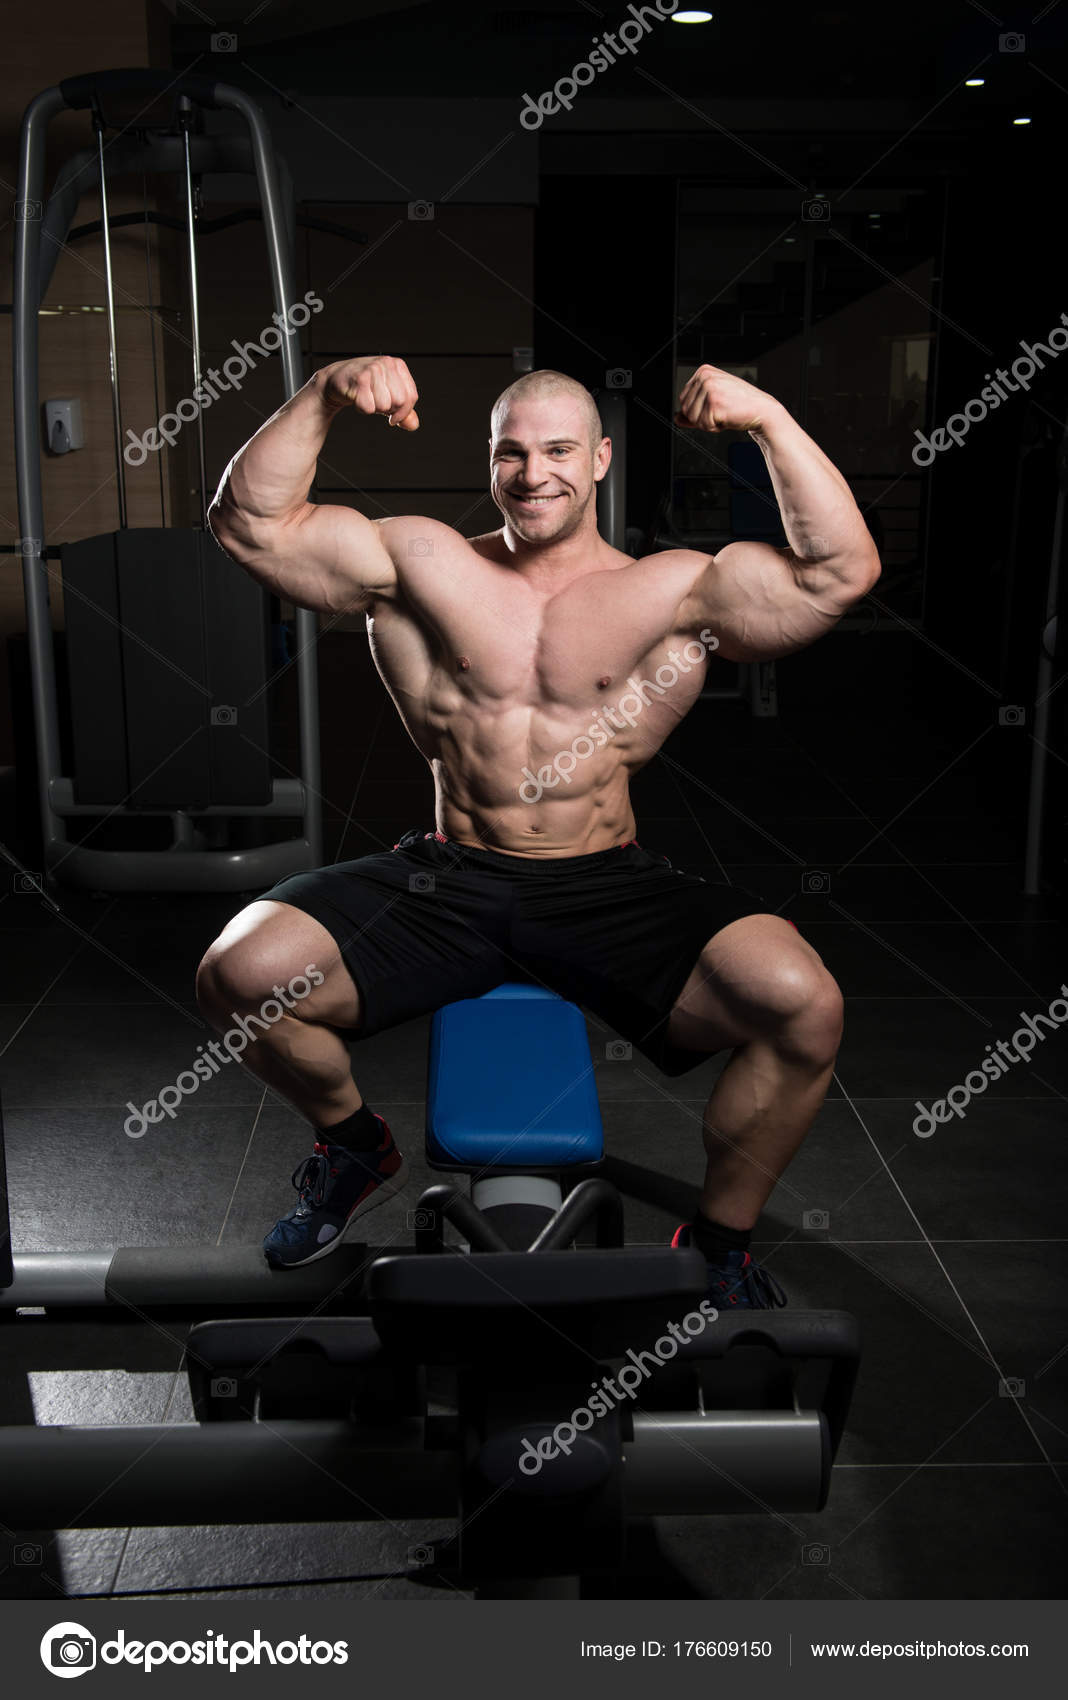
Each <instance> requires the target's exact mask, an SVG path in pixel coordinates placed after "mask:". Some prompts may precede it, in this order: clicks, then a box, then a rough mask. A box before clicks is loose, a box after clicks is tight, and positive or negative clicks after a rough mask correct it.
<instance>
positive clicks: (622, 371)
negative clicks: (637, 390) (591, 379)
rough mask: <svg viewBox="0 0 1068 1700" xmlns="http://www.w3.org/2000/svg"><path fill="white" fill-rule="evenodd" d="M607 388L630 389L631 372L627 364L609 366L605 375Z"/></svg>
mask: <svg viewBox="0 0 1068 1700" xmlns="http://www.w3.org/2000/svg"><path fill="white" fill-rule="evenodd" d="M604 381H605V388H606V389H609V390H629V389H630V386H631V374H630V372H629V371H628V370H627V368H626V367H625V366H609V368H608V370H607V372H606V373H605V375H604Z"/></svg>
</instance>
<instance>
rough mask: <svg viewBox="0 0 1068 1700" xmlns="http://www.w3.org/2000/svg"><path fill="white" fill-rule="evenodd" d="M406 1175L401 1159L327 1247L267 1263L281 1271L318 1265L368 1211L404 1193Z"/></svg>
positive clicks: (359, 1205)
mask: <svg viewBox="0 0 1068 1700" xmlns="http://www.w3.org/2000/svg"><path fill="white" fill-rule="evenodd" d="M408 1173H409V1171H408V1161H407V1158H405V1157H402V1158H401V1166H400V1168H399V1169H398V1170H397V1172H396V1174H393V1175H390V1177H389V1179H388V1180H384V1181H382V1183H381V1184H380V1185H379V1186H376V1187H375V1190H374V1192H372V1193H370V1194H369V1195H368V1197H367V1198H365V1199H364V1201H363V1203H362V1204H357V1206H356V1208H355V1210H354V1211H353V1212H352V1214H351V1216H349V1217H348V1219H347V1221H346V1223H345V1226H344V1227H343V1228H342V1230H341V1232H340V1234H337V1235H336V1236H335V1238H334V1239H332V1240H331V1241H330V1242H329V1243H328V1244H327V1245H324V1246H321V1247H320V1248H319V1250H318V1251H313V1252H312V1254H311V1256H310V1257H302V1258H299V1259H298V1260H296V1261H295V1262H293V1263H271V1260H270V1258H269V1257H268V1259H267V1261H268V1263H270V1265H271V1268H272V1269H281V1270H285V1269H303V1268H304V1267H305V1266H306V1265H307V1264H309V1263H318V1261H319V1259H320V1258H321V1257H329V1256H330V1253H331V1252H332V1251H336V1250H337V1248H338V1246H340V1245H344V1243H345V1241H346V1240H347V1239H348V1238H349V1234H350V1231H351V1229H352V1226H353V1223H354V1222H357V1221H358V1220H359V1218H360V1217H361V1216H366V1214H367V1212H368V1211H369V1210H374V1209H376V1208H377V1206H378V1205H379V1204H385V1202H386V1200H387V1199H390V1198H395V1197H396V1196H397V1194H398V1192H403V1191H404V1188H405V1187H406V1186H407V1184H408Z"/></svg>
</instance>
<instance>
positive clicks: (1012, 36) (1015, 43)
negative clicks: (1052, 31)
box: [998, 30, 1027, 53]
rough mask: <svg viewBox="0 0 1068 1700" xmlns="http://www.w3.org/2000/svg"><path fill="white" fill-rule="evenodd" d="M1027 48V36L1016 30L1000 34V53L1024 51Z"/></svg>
mask: <svg viewBox="0 0 1068 1700" xmlns="http://www.w3.org/2000/svg"><path fill="white" fill-rule="evenodd" d="M1026 48H1027V37H1026V36H1025V35H1020V34H1019V32H1018V31H1016V30H1009V31H1008V33H1007V34H1006V35H999V36H998V52H999V53H1023V52H1025V51H1026Z"/></svg>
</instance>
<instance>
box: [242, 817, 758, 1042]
mask: <svg viewBox="0 0 1068 1700" xmlns="http://www.w3.org/2000/svg"><path fill="white" fill-rule="evenodd" d="M262 897H263V898H264V899H268V900H270V901H272V902H276V903H291V904H292V905H293V906H294V907H295V908H297V909H303V910H304V911H305V913H307V914H309V915H312V916H314V918H315V919H316V920H317V921H319V922H320V923H321V924H322V925H323V926H324V927H325V928H326V929H327V931H328V932H329V933H331V934H332V935H333V937H334V939H335V940H336V942H337V945H338V948H339V950H340V952H341V958H342V961H343V962H344V964H345V966H346V968H347V969H348V971H349V973H350V974H351V975H352V978H353V980H354V981H355V983H356V988H357V990H358V992H359V994H360V1001H361V1005H362V1009H363V1019H362V1021H361V1023H360V1027H359V1029H358V1031H359V1033H360V1034H361V1035H363V1036H370V1035H371V1034H373V1033H379V1032H382V1031H383V1030H384V1029H385V1028H388V1027H394V1026H396V1025H397V1024H398V1022H401V1021H408V1020H410V1019H411V1018H412V1017H413V1016H416V1015H424V1014H426V1013H427V1012H428V1011H431V1010H435V1009H438V1008H440V1007H441V1005H442V1004H447V1003H454V1002H455V1001H456V1000H457V999H459V998H477V997H481V995H482V994H483V993H484V992H488V991H491V990H492V989H493V987H494V986H499V985H500V984H501V982H502V981H504V980H522V981H531V982H533V983H535V984H537V985H542V986H547V987H549V988H550V990H552V991H554V992H558V993H559V995H560V996H561V997H564V998H568V999H570V1000H571V1001H572V1002H574V1003H578V1004H581V1005H583V1006H584V1007H585V1008H587V1009H588V1010H590V1011H591V1012H592V1013H593V1014H594V1015H597V1016H599V1017H600V1018H601V1019H602V1020H603V1021H604V1022H606V1023H607V1024H608V1025H609V1026H610V1027H612V1028H614V1029H615V1031H616V1032H617V1033H618V1034H620V1035H621V1036H622V1038H623V1039H625V1040H629V1042H630V1043H631V1044H632V1045H633V1046H634V1048H635V1049H636V1050H638V1051H640V1052H641V1054H642V1055H643V1056H644V1057H647V1058H648V1059H649V1061H650V1062H651V1063H653V1064H654V1065H655V1067H657V1068H659V1069H661V1070H662V1071H663V1073H665V1074H669V1075H678V1074H685V1073H686V1072H687V1070H688V1069H691V1068H695V1067H696V1066H697V1065H698V1064H699V1063H700V1062H703V1061H704V1057H705V1053H704V1052H699V1051H689V1050H682V1049H680V1048H679V1047H678V1046H675V1045H669V1044H668V1043H667V1037H666V1035H667V1024H668V1018H669V1016H670V1014H671V1011H672V1008H673V1006H674V1004H675V1000H676V999H677V997H678V995H679V993H680V992H681V990H682V988H683V986H684V985H685V984H686V981H687V979H688V978H689V976H690V972H691V970H692V969H693V966H694V963H695V962H696V961H697V958H698V956H699V955H700V952H701V950H702V948H703V946H704V944H705V943H706V941H707V940H708V939H710V938H712V937H713V935H714V934H715V933H718V932H719V931H720V930H721V928H723V927H726V926H728V925H729V923H730V922H731V921H736V920H738V919H740V917H741V916H743V915H753V914H757V913H764V912H766V910H767V904H766V902H762V901H761V900H760V898H759V897H757V896H755V895H754V893H752V892H750V891H746V890H745V889H744V888H742V887H740V886H734V885H725V884H723V883H720V882H717V881H712V880H706V879H703V878H701V876H700V875H698V874H687V873H683V872H682V870H681V869H679V868H673V867H672V865H671V863H670V862H669V861H668V859H667V857H666V856H659V855H655V854H653V853H652V852H651V851H649V850H644V849H642V847H641V845H640V844H638V843H637V842H636V841H634V840H631V841H630V842H629V843H627V844H622V845H617V846H615V847H614V848H613V849H611V850H599V851H595V852H594V853H593V854H592V855H587V856H565V857H546V858H545V859H544V860H535V859H534V858H531V857H525V856H508V855H504V854H503V853H501V852H499V851H495V850H473V849H470V848H469V847H468V846H467V845H465V844H457V843H456V842H455V840H453V839H449V838H444V837H442V836H441V835H440V834H439V833H436V832H426V831H424V830H423V829H422V828H416V829H414V830H413V831H411V832H407V833H405V835H404V837H403V838H402V839H401V840H400V842H399V843H398V844H397V845H396V846H395V847H394V849H393V850H389V851H384V852H382V853H380V854H377V855H372V856H361V857H360V858H359V859H358V860H357V861H354V862H338V863H336V864H335V865H334V866H333V867H328V868H317V869H315V870H314V871H313V872H311V873H304V874H292V875H290V876H289V878H287V879H284V880H282V881H280V882H279V884H278V885H276V886H273V887H272V888H271V890H270V891H265V892H263V893H262Z"/></svg>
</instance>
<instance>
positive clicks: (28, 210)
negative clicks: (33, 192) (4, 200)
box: [15, 201, 42, 220]
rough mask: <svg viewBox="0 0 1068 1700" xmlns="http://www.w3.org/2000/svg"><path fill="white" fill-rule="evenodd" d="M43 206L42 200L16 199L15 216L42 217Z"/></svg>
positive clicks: (22, 217) (25, 217)
mask: <svg viewBox="0 0 1068 1700" xmlns="http://www.w3.org/2000/svg"><path fill="white" fill-rule="evenodd" d="M41 212H42V207H41V203H40V201H16V202H15V217H16V218H21V219H28V220H29V219H35V218H40V216H41Z"/></svg>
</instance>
